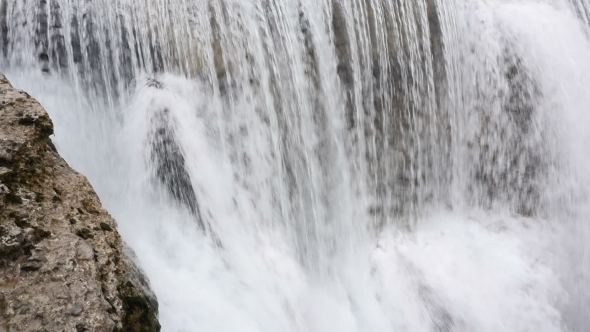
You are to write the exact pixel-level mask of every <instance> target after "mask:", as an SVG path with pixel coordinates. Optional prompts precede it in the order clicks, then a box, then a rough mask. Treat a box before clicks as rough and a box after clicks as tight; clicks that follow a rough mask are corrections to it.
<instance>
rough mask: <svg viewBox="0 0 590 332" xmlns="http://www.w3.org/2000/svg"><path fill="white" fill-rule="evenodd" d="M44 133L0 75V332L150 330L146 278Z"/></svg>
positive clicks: (153, 319) (45, 125)
mask: <svg viewBox="0 0 590 332" xmlns="http://www.w3.org/2000/svg"><path fill="white" fill-rule="evenodd" d="M52 133H53V124H52V122H51V119H50V118H49V116H48V115H47V113H46V112H45V110H44V109H43V108H42V107H41V105H40V104H39V103H38V102H37V101H36V100H34V99H33V98H31V97H30V96H29V95H28V94H27V93H25V92H22V91H19V90H16V89H14V88H13V87H12V86H11V85H10V83H9V82H8V80H7V79H6V78H5V77H4V76H3V75H1V74H0V332H2V331H13V332H16V331H52V332H53V331H96V332H99V331H105V332H107V331H108V332H110V331H159V330H160V325H159V323H158V320H157V301H156V298H155V296H154V294H153V293H152V292H151V290H150V289H149V283H148V280H147V278H146V277H145V275H143V273H142V272H141V270H140V269H139V268H138V267H137V266H135V264H134V262H133V261H134V260H133V255H132V253H130V252H129V253H128V249H126V248H125V246H124V243H123V242H122V240H121V237H120V236H119V234H118V233H117V232H116V224H115V221H114V220H113V219H112V218H111V216H110V215H109V214H108V213H107V211H105V210H104V209H103V208H102V205H101V204H100V201H99V199H98V196H97V195H96V193H95V192H94V190H93V189H92V187H91V186H90V184H89V183H88V180H87V179H86V178H85V177H84V176H82V175H81V174H79V173H77V172H76V171H74V170H72V169H71V168H70V167H69V166H68V165H67V164H66V162H65V161H64V160H63V159H62V158H61V157H60V156H59V155H58V153H57V152H56V150H55V147H54V146H53V144H52V143H51V140H50V139H49V135H51V134H52Z"/></svg>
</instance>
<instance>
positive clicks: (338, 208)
mask: <svg viewBox="0 0 590 332" xmlns="http://www.w3.org/2000/svg"><path fill="white" fill-rule="evenodd" d="M589 14H590V1H588V0H570V1H565V0H564V1H558V0H554V1H549V0H547V1H542V0H522V1H519V0H487V1H484V0H470V1H469V0H452V1H446V0H386V1H383V0H341V1H329V0H323V1H319V0H300V1H291V0H275V1H268V0H252V1H244V0H210V1H204V0H153V1H150V2H148V3H147V4H146V2H145V1H143V0H141V1H140V0H137V1H135V0H108V1H107V0H93V1H83V0H80V1H72V0H70V1H56V0H48V1H41V2H40V4H32V3H28V2H24V1H20V0H0V37H1V39H0V41H1V42H2V43H1V45H0V47H1V51H2V52H1V53H2V55H3V57H2V60H1V61H0V69H1V70H2V71H3V72H5V73H6V75H7V76H8V78H9V79H10V80H11V81H12V83H13V84H14V85H15V86H16V87H19V88H21V89H25V90H27V91H28V92H29V93H30V94H31V95H33V96H35V97H36V98H37V99H39V101H40V102H41V103H42V104H43V105H44V106H45V107H46V109H47V110H48V112H49V113H50V115H51V117H52V119H53V121H54V123H55V126H56V130H55V132H56V134H55V137H53V138H52V139H53V140H54V142H55V143H56V146H57V148H58V150H59V151H60V153H61V154H62V156H63V157H64V158H65V159H66V160H67V161H68V163H70V165H72V166H73V167H74V168H76V169H77V170H79V171H81V172H82V173H84V174H85V175H87V176H88V178H89V179H90V181H91V183H92V184H93V186H94V188H95V189H96V190H97V192H98V193H99V196H100V197H101V200H102V203H103V204H104V205H105V207H106V208H107V209H108V210H109V211H110V213H111V214H112V215H113V216H114V218H115V219H116V220H117V221H118V226H119V231H120V233H121V235H122V237H123V238H124V240H125V241H126V242H127V243H128V244H129V245H130V246H131V247H132V248H133V249H134V250H135V251H136V253H137V256H138V257H139V260H140V264H141V266H142V267H143V268H144V269H145V271H146V273H147V275H148V277H149V279H150V281H151V285H152V287H153V289H154V291H155V293H156V295H157V297H158V300H159V304H160V321H161V324H162V329H163V330H164V331H576V332H577V331H588V330H590V315H589V314H588V313H589V312H590V193H589V192H588V191H589V188H590V176H589V175H588V174H590V148H589V147H590V61H588V59H590V25H589V21H590V20H589V17H590V15H589ZM153 78H155V79H156V80H157V82H158V83H157V84H154V83H153V81H152V79H153ZM165 110H166V111H165ZM162 117H165V119H167V120H166V121H164V120H162V119H163V118H162ZM162 128H164V129H165V134H163V135H164V136H165V137H168V138H171V140H172V141H174V143H173V145H172V148H171V149H170V150H166V149H164V148H162V145H157V144H164V143H161V142H160V141H158V140H157V139H155V138H154V137H157V135H158V133H162V132H161V131H159V130H160V129H162ZM164 129H162V130H164ZM166 135H169V136H166ZM154 142H156V143H154ZM157 142H160V143H157ZM155 144H156V145H155ZM158 146H159V147H158ZM178 156H181V157H182V159H174V158H177V157H178ZM158 158H160V159H158ZM170 158H172V159H174V160H176V161H175V162H178V163H180V164H181V166H182V167H181V168H182V172H185V173H186V174H187V175H188V176H187V177H183V176H181V175H179V173H173V174H171V175H170V174H169V175H170V176H171V177H172V178H173V180H170V181H172V182H166V181H167V180H162V179H163V176H162V172H163V171H162V169H165V170H170V168H166V167H168V166H166V165H170V164H165V165H164V166H162V164H161V163H160V164H159V162H160V160H168V159H170ZM179 160H180V161H179ZM162 167H164V168H162ZM183 174H184V173H183ZM167 179H168V178H167ZM183 179H184V180H183ZM170 183H172V184H170ZM170 187H174V188H184V189H183V190H184V191H182V194H178V192H174V190H176V189H170ZM187 188H189V189H187ZM195 206H196V207H197V208H195ZM197 210H198V212H196V211H197ZM200 223H202V224H203V225H206V226H204V227H205V228H206V231H205V232H204V231H203V227H200V226H199V224H200Z"/></svg>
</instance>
